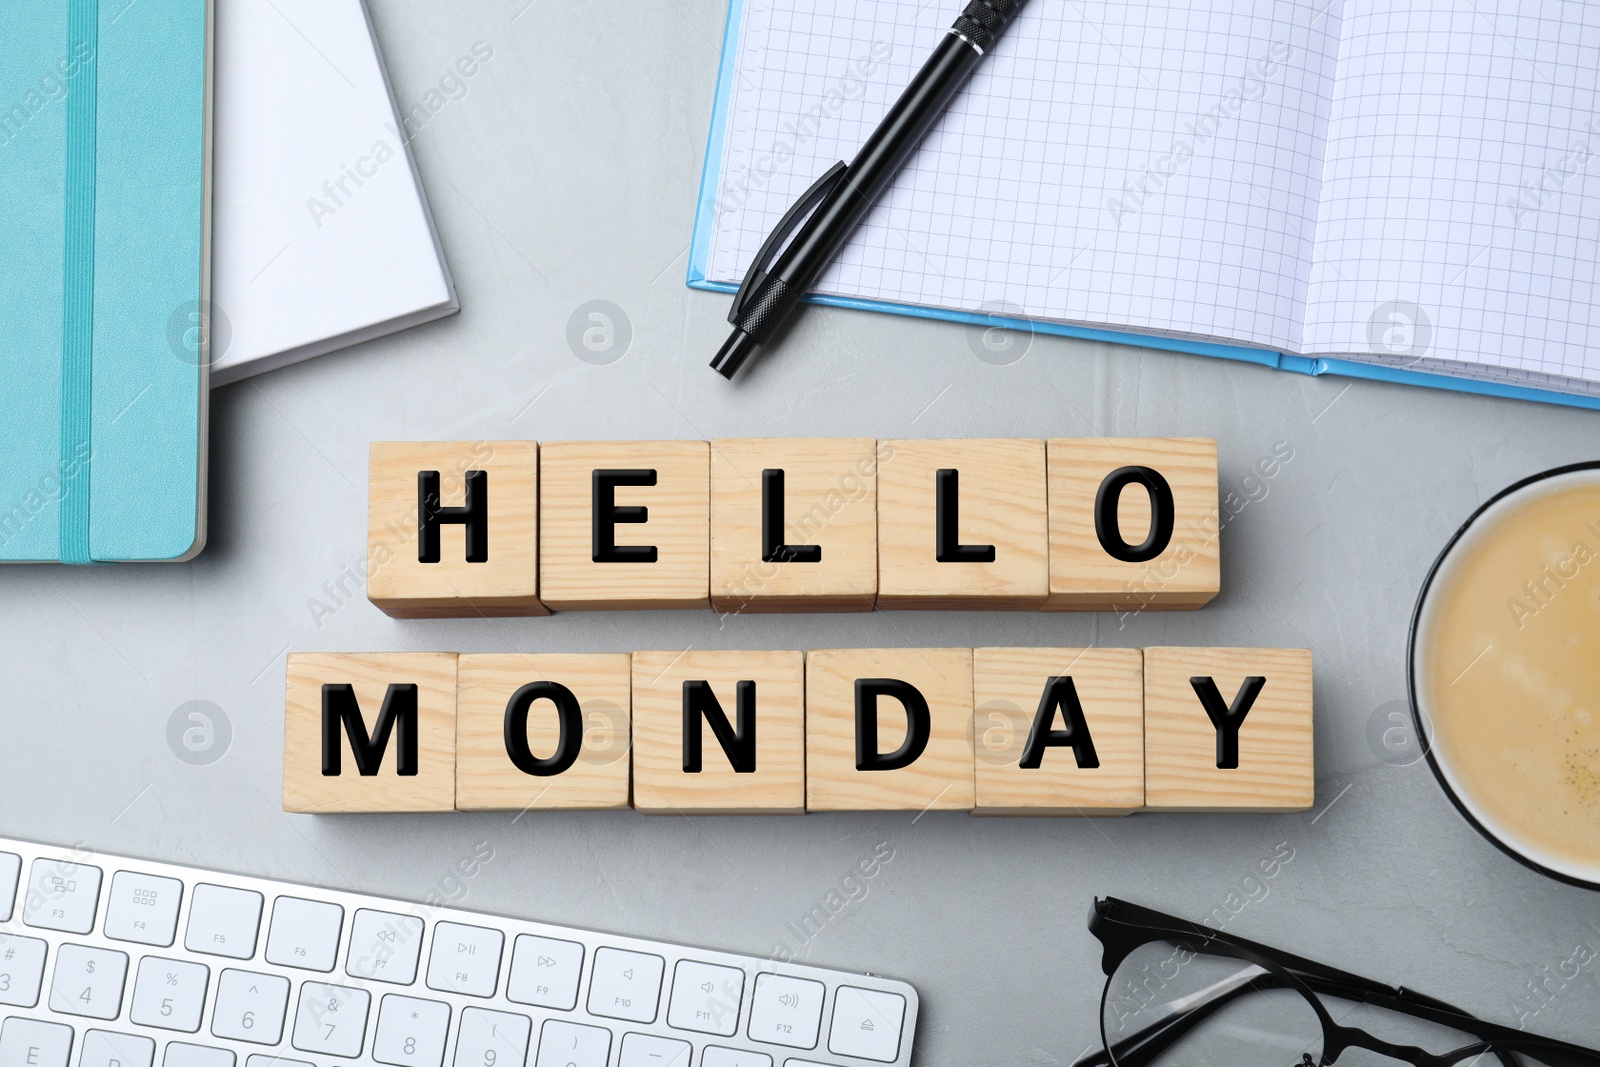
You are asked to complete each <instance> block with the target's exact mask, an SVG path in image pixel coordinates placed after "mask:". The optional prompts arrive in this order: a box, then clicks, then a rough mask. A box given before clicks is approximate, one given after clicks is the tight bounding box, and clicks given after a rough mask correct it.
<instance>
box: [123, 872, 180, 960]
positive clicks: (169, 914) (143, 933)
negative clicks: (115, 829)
mask: <svg viewBox="0 0 1600 1067" xmlns="http://www.w3.org/2000/svg"><path fill="white" fill-rule="evenodd" d="M182 900H183V883H182V882H180V881H178V880H177V879H176V878H157V877H156V876H155V875H153V874H139V873H137V872H135V871H118V872H117V873H116V874H113V875H112V876H111V893H110V895H109V896H107V898H106V936H107V937H109V938H112V939H114V940H117V941H136V942H138V943H139V944H141V945H156V946H158V947H160V948H166V947H168V946H169V945H171V944H172V939H173V938H174V937H175V936H176V935H177V932H178V905H179V903H181V902H182Z"/></svg>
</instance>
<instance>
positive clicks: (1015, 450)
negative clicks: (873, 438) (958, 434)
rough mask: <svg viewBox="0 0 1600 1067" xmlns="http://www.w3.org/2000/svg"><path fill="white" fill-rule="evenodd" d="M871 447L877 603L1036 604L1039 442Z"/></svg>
mask: <svg viewBox="0 0 1600 1067" xmlns="http://www.w3.org/2000/svg"><path fill="white" fill-rule="evenodd" d="M878 455H879V462H878V606H879V607H880V608H934V609H941V610H943V609H954V608H973V609H1006V608H1014V609H1026V610H1033V609H1037V608H1038V607H1040V606H1041V605H1042V604H1043V603H1044V601H1045V595H1046V593H1047V592H1048V587H1049V529H1048V518H1047V508H1046V502H1045V459H1044V442H1043V441H1031V440H955V441H882V442H880V443H879V445H878Z"/></svg>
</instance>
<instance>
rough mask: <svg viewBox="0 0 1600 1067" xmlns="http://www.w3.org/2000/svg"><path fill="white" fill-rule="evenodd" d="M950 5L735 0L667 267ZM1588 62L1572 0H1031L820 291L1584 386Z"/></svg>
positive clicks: (720, 271) (1589, 302) (1591, 374)
mask: <svg viewBox="0 0 1600 1067" xmlns="http://www.w3.org/2000/svg"><path fill="white" fill-rule="evenodd" d="M955 10H956V4H955V3H954V0H950V2H943V0H931V2H930V0H732V3H731V7H730V13H729V22H728V30H727V39H726V44H725V49H724V54H723V65H722V71H721V75H720V77H719V81H718V92H717V102H716V108H715V112H714V115H713V120H712V130H711V139H710V143H709V145H708V148H707V162H706V170H705V177H704V180H703V182H702V188H701V197H700V205H699V212H698V215H697V218H696V223H695V237H694V243H693V245H692V247H691V257H690V269H689V281H690V284H691V285H695V286H697V287H700V288H708V289H717V290H722V291H731V290H732V289H733V288H735V287H736V286H737V283H738V281H739V279H740V278H741V277H742V276H743V274H744V271H745V269H746V267H747V266H748V265H749V263H750V261H751V260H752V259H753V258H754V256H755V253H756V251H757V249H758V248H759V247H760V246H761V243H762V241H763V240H764V239H765V238H766V236H767V234H768V233H769V232H770V231H771V229H772V227H773V225H774V223H775V222H776V221H777V219H778V218H779V217H780V216H781V215H782V214H783V212H784V211H785V210H787V208H788V207H789V206H790V205H791V204H792V203H793V202H794V201H795V199H796V198H797V197H798V196H799V195H800V193H801V192H803V191H804V190H805V189H806V188H807V186H809V185H810V184H811V182H812V181H813V180H814V179H815V178H816V177H817V176H818V175H820V174H821V173H822V172H823V171H824V170H826V169H827V168H828V167H829V166H831V165H832V164H833V163H834V162H835V161H837V160H841V159H843V160H846V161H848V160H849V159H850V158H851V157H852V156H853V155H854V154H855V152H856V149H857V148H858V147H859V146H860V144H861V143H862V141H863V140H864V139H865V138H866V136H867V134H868V133H869V132H870V131H871V130H872V128H873V126H874V125H875V123H876V121H877V120H878V118H879V117H880V116H881V115H882V114H883V113H884V112H885V111H886V110H887V108H888V106H889V104H890V103H892V102H893V100H894V98H895V97H896V96H897V95H898V93H899V91H900V90H901V88H903V87H904V85H905V84H906V83H907V82H908V81H909V80H910V77H911V75H912V73H913V72H914V71H915V70H916V69H917V67H918V66H919V65H920V64H921V63H922V61H923V60H924V59H925V58H926V56H927V55H928V53H929V51H930V50H931V49H932V47H933V45H934V44H935V43H936V41H937V39H938V37H939V35H940V34H943V33H944V32H945V28H946V27H947V26H948V25H949V23H950V20H951V18H952V17H953V15H954V13H955ZM1597 72H1600V5H1595V4H1586V3H1583V2H1579V0H1573V2H1559V0H1521V2H1518V0H1432V2H1429V0H1381V2H1380V0H1256V2H1254V3H1252V2H1250V0H1236V2H1233V3H1229V2H1227V0H1172V2H1162V0H1074V2H1072V3H1059V2H1056V0H1033V2H1032V3H1030V4H1028V5H1027V6H1026V7H1024V8H1023V11H1022V14H1021V15H1020V16H1019V18H1018V19H1017V22H1016V23H1015V25H1014V26H1013V27H1012V28H1011V30H1010V31H1008V33H1007V34H1006V36H1005V37H1004V38H1003V39H1002V40H1001V42H1000V44H999V45H998V46H997V48H996V50H995V53H994V54H993V55H992V56H990V57H988V58H986V59H985V60H984V62H983V63H982V64H981V65H980V66H979V67H978V69H977V71H976V73H975V74H974V76H973V78H972V80H971V82H970V83H969V84H968V85H967V86H966V88H965V89H963V90H962V92H961V94H960V95H959V96H958V97H957V98H956V100H955V101H954V103H953V104H952V106H951V108H950V110H949V112H948V113H947V114H946V115H945V116H944V117H943V119H942V120H941V122H940V123H939V124H938V125H937V126H935V127H934V129H933V131H932V132H931V133H930V134H929V135H928V138H927V140H926V141H925V142H924V143H923V145H922V147H921V149H920V150H919V151H918V153H917V154H916V155H914V156H913V158H912V160H911V162H910V163H909V164H908V166H907V167H906V169H905V170H904V171H903V172H902V173H901V174H900V175H899V177H898V178H897V179H896V181H895V183H894V184H893V185H892V186H891V187H890V190H889V191H888V192H887V193H886V194H885V196H884V198H883V201H882V202H881V203H880V204H879V205H878V206H877V207H876V208H875V209H874V211H873V212H872V213H871V214H870V215H869V216H868V218H867V220H866V222H865V223H864V224H863V225H862V226H861V227H860V229H859V230H858V231H857V232H856V233H855V235H854V236H853V237H852V238H851V240H850V241H849V243H848V244H847V245H846V247H845V249H844V251H843V253H842V254H841V256H840V257H839V259H838V260H837V261H836V262H835V263H834V264H833V265H832V266H831V267H830V268H829V269H828V270H827V271H826V272H825V273H824V274H823V276H822V278H821V279H820V280H819V283H818V286H817V297H816V298H817V299H820V300H822V301H823V302H827V303H835V304H842V305H846V306H857V307H862V306H865V307H874V308H881V309H886V310H897V311H904V312H908V313H912V314H922V315H933V316H937V317H944V318H954V319H959V320H963V321H968V322H992V321H1004V320H1007V319H1011V318H1015V319H1018V320H1028V321H1029V322H1030V323H1031V327H1032V328H1034V329H1038V330H1041V331H1047V332H1056V333H1065V334H1072V335H1078V336H1091V337H1109V338H1111V339H1115V340H1120V341H1125V342H1129V343H1134V344H1143V345H1149V346H1153V347H1160V348H1171V349H1179V350H1183V351H1191V352H1201V353H1206V354H1212V355H1224V356H1231V357H1235V358H1243V359H1250V360H1254V361H1257V362H1261V363H1267V364H1269V365H1273V366H1281V367H1284V368H1287V369H1294V370H1300V371H1304V372H1307V373H1324V372H1330V371H1331V372H1340V373H1346V374H1355V375H1360V376H1366V377H1379V378H1389V379H1398V380H1406V381H1417V382H1423V383H1428V384H1446V385H1450V386H1452V387H1455V388H1460V389H1464V390H1467V391H1472V392H1493V393H1500V394H1510V395H1517V396H1527V397H1534V398H1538V399H1547V400H1557V401H1559V402H1562V403H1570V404H1578V405H1581V406H1585V407H1596V408H1600V287H1597V284H1596V267H1597V249H1600V73H1597ZM1441 375H1447V376H1451V377H1448V378H1441V377H1440V376H1441Z"/></svg>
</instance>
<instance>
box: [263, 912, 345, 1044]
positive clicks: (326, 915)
mask: <svg viewBox="0 0 1600 1067" xmlns="http://www.w3.org/2000/svg"><path fill="white" fill-rule="evenodd" d="M343 928H344V909H343V908H342V907H340V906H339V905H337V904H328V903H326V902H324V901H320V900H302V899H301V898H300V897H279V898H278V899H277V900H276V901H275V902H274V903H273V905H272V927H271V929H269V930H268V931H267V962H268V963H276V964H277V965H278V966H279V967H300V968H302V969H304V970H307V971H331V970H333V963H334V960H336V959H337V958H338V956H339V931H340V930H341V929H343ZM335 1055H337V1053H336V1054H335Z"/></svg>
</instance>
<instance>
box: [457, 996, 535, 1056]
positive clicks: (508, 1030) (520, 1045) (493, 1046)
mask: <svg viewBox="0 0 1600 1067" xmlns="http://www.w3.org/2000/svg"><path fill="white" fill-rule="evenodd" d="M532 1026H533V1024H532V1023H531V1022H529V1020H528V1017H527V1016H526V1015H513V1014H511V1013H510V1012H504V1011H489V1010H488V1009H487V1008H467V1009H466V1010H464V1011H463V1012H462V1013H461V1032H460V1033H459V1034H458V1035H456V1062H455V1067H522V1064H523V1061H524V1060H526V1059H527V1058H528V1037H529V1035H530V1034H531V1032H532Z"/></svg>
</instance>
